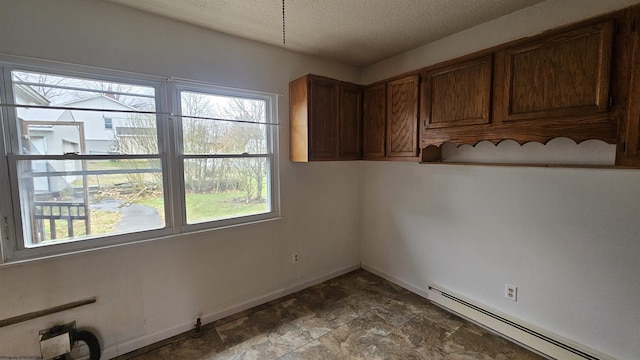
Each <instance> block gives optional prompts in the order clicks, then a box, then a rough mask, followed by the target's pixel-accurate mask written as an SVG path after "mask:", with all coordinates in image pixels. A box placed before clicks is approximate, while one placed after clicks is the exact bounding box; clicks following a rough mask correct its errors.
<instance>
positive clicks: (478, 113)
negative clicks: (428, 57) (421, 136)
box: [421, 55, 493, 129]
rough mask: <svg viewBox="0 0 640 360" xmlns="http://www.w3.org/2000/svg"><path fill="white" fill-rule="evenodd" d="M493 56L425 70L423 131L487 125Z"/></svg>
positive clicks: (422, 103) (423, 81)
mask: <svg viewBox="0 0 640 360" xmlns="http://www.w3.org/2000/svg"><path fill="white" fill-rule="evenodd" d="M492 65H493V56H492V55H487V56H483V57H481V58H478V59H473V60H469V61H464V62H461V63H456V64H452V65H448V66H445V67H441V68H437V69H432V70H428V71H427V72H425V75H424V78H423V80H422V102H421V105H422V119H423V121H424V128H425V129H429V128H442V127H451V126H462V125H478V124H488V123H489V121H490V119H489V115H490V112H491V111H490V106H491V80H492V79H491V78H492Z"/></svg>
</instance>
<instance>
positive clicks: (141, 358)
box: [118, 270, 543, 360]
mask: <svg viewBox="0 0 640 360" xmlns="http://www.w3.org/2000/svg"><path fill="white" fill-rule="evenodd" d="M202 333H203V334H202V336H201V337H199V338H193V337H191V336H190V334H183V335H179V336H176V337H174V338H171V339H168V340H165V341H163V342H161V343H158V344H155V345H152V346H149V347H147V348H145V349H141V350H138V351H136V352H134V353H130V354H127V355H123V356H121V357H119V358H118V359H119V360H125V359H136V360H146V359H154V360H157V359H160V360H162V359H193V360H196V359H197V360H217V359H243V360H249V359H260V360H266V359H281V360H293V359H313V360H316V359H327V360H329V359H367V360H370V359H403V360H404V359H435V360H439V359H448V360H449V359H450V360H476V359H482V360H488V359H495V360H510V359H518V360H533V359H543V358H542V357H540V356H538V355H536V354H534V353H532V352H530V351H528V350H526V349H523V348H521V347H519V346H517V345H515V344H513V343H511V342H508V341H506V340H504V339H502V338H500V337H498V336H496V335H493V334H491V333H489V332H487V331H485V330H483V329H482V328H479V327H478V326H476V325H474V324H471V323H469V322H467V321H465V320H463V319H461V318H459V317H457V316H455V315H452V314H450V313H447V312H445V311H443V310H441V309H440V308H438V307H436V306H434V305H432V304H430V303H429V301H427V300H425V299H424V298H422V297H420V296H417V295H415V294H413V293H411V292H409V291H407V290H405V289H403V288H401V287H399V286H397V285H395V284H392V283H390V282H388V281H386V280H384V279H381V278H380V277H378V276H375V275H373V274H371V273H369V272H367V271H364V270H357V271H354V272H351V273H349V274H346V275H343V276H340V277H338V278H335V279H332V280H329V281H326V282H324V283H321V284H318V285H316V286H313V287H310V288H308V289H305V290H302V291H300V292H297V293H295V294H292V295H288V296H286V297H284V298H281V299H278V300H274V301H272V302H270V303H267V304H264V305H260V306H258V307H255V308H252V309H249V310H247V311H243V312H241V313H238V314H235V315H232V316H229V317H227V318H224V319H221V320H218V321H216V322H214V323H212V324H209V325H207V326H204V327H203V328H202Z"/></svg>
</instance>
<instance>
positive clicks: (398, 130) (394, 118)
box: [386, 75, 420, 157]
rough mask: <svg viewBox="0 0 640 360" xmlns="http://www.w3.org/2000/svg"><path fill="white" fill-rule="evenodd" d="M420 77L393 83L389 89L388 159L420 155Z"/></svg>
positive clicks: (407, 78) (389, 85)
mask: <svg viewBox="0 0 640 360" xmlns="http://www.w3.org/2000/svg"><path fill="white" fill-rule="evenodd" d="M419 79H420V77H419V75H412V76H407V77H405V78H402V79H398V80H395V81H391V82H389V84H388V87H387V137H386V139H387V144H386V145H387V146H386V155H387V157H415V156H417V155H418V86H419Z"/></svg>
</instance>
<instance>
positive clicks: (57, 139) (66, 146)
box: [14, 85, 148, 193]
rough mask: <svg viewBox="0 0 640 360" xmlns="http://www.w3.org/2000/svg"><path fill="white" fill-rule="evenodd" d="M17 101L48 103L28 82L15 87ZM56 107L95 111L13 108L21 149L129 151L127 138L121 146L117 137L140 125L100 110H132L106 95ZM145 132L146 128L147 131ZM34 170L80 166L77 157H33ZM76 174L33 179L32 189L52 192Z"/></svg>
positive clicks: (47, 152) (131, 132)
mask: <svg viewBox="0 0 640 360" xmlns="http://www.w3.org/2000/svg"><path fill="white" fill-rule="evenodd" d="M14 93H15V99H16V103H18V104H22V105H36V106H48V105H51V104H50V102H49V100H47V99H46V98H44V97H43V96H41V95H40V94H38V93H37V92H36V91H35V90H34V89H32V88H31V87H29V86H27V85H16V88H15V91H14ZM56 106H64V107H70V108H89V109H92V108H95V109H98V110H96V111H85V110H62V109H43V108H17V115H18V118H19V120H20V124H21V126H20V131H21V132H22V135H21V136H22V138H23V143H22V144H23V146H22V147H23V148H22V152H23V153H27V154H34V155H62V154H65V153H83V154H107V153H112V152H122V149H121V148H123V147H124V148H126V149H131V145H130V144H129V143H130V142H129V141H126V143H127V144H125V146H120V145H119V142H118V141H117V139H127V138H128V137H131V136H134V135H136V134H139V133H145V131H143V130H146V129H145V128H140V127H134V126H132V125H133V123H132V120H131V117H130V115H129V114H128V113H119V112H104V111H100V110H103V109H107V110H124V111H130V110H136V109H135V108H133V107H131V106H128V105H126V104H123V103H121V102H119V101H117V100H115V99H113V98H111V97H109V96H105V95H96V96H93V97H89V98H85V99H80V100H74V101H70V102H66V103H63V104H56ZM146 132H148V131H146ZM31 166H32V170H33V171H34V172H61V171H76V170H80V169H81V168H82V166H81V164H80V162H79V161H74V160H65V161H44V160H38V161H32V165H31ZM78 178H79V176H78V175H67V176H51V177H36V178H35V179H34V190H35V191H36V192H38V193H48V192H51V193H54V192H59V191H61V190H62V189H64V188H66V187H69V186H70V183H71V182H73V181H75V180H77V179H78Z"/></svg>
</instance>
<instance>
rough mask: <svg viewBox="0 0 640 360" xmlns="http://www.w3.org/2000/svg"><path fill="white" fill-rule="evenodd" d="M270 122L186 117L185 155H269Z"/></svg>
mask: <svg viewBox="0 0 640 360" xmlns="http://www.w3.org/2000/svg"><path fill="white" fill-rule="evenodd" d="M266 126H267V125H262V124H244V123H230V122H222V121H215V120H200V119H189V118H185V119H183V120H182V128H183V147H184V150H183V151H184V152H183V153H184V154H188V155H204V154H220V155H221V154H236V155H238V154H244V153H247V154H267V153H268V151H267V129H266Z"/></svg>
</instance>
